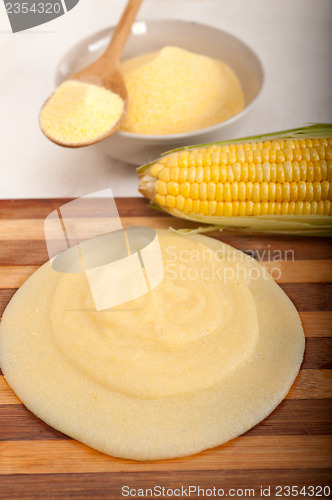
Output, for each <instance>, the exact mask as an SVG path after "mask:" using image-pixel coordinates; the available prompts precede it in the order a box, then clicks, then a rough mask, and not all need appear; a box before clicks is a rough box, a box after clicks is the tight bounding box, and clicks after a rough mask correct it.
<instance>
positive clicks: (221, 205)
mask: <svg viewBox="0 0 332 500" xmlns="http://www.w3.org/2000/svg"><path fill="white" fill-rule="evenodd" d="M216 214H217V215H224V203H223V202H222V201H218V202H217V210H216Z"/></svg>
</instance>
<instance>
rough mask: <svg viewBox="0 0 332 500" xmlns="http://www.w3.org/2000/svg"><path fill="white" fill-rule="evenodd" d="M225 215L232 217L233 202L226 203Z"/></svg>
mask: <svg viewBox="0 0 332 500" xmlns="http://www.w3.org/2000/svg"><path fill="white" fill-rule="evenodd" d="M224 215H225V217H232V215H233V204H232V203H231V202H226V203H224Z"/></svg>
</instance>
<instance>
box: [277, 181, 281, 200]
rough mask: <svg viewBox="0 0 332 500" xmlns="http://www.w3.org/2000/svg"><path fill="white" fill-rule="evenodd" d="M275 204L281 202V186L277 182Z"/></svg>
mask: <svg viewBox="0 0 332 500" xmlns="http://www.w3.org/2000/svg"><path fill="white" fill-rule="evenodd" d="M276 202H277V203H281V202H282V185H281V184H280V183H279V182H277V184H276Z"/></svg>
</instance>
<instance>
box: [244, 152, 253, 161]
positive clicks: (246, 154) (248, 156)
mask: <svg viewBox="0 0 332 500" xmlns="http://www.w3.org/2000/svg"><path fill="white" fill-rule="evenodd" d="M245 156H246V163H252V162H253V161H254V153H253V151H251V149H248V150H246V151H245Z"/></svg>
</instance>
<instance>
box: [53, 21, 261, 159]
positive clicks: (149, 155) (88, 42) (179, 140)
mask: <svg viewBox="0 0 332 500" xmlns="http://www.w3.org/2000/svg"><path fill="white" fill-rule="evenodd" d="M113 30H114V27H112V28H107V29H105V30H102V31H98V32H97V33H95V34H93V35H90V36H88V37H87V38H84V39H83V40H82V41H80V42H78V43H77V44H75V45H74V46H73V47H72V48H71V49H70V50H69V51H68V52H67V53H66V54H65V55H64V56H63V58H62V59H61V61H60V63H59V65H58V67H57V70H56V84H57V85H59V84H60V83H61V82H63V81H64V80H65V79H67V78H68V77H70V75H72V74H73V73H75V72H77V71H79V70H80V69H82V68H84V67H85V66H87V65H88V64H90V63H92V62H93V61H95V60H96V59H97V58H98V57H99V56H100V55H101V54H102V53H103V51H104V50H105V48H106V46H107V44H108V42H109V39H110V36H111V34H112V33H113ZM166 45H173V46H178V47H182V48H184V49H187V50H190V51H192V52H196V53H197V54H203V55H207V56H210V57H214V58H216V59H220V60H221V61H223V62H225V63H226V64H228V65H229V66H230V67H231V68H232V69H233V70H234V72H235V73H236V74H237V76H238V78H239V79H240V82H241V85H242V89H243V92H244V98H245V108H244V109H243V110H242V111H241V112H240V113H238V114H237V115H235V116H233V117H232V118H231V119H229V120H226V121H224V122H221V123H219V124H217V125H214V126H212V127H208V128H205V129H201V130H195V131H193V132H188V133H182V134H173V135H144V134H132V133H130V132H116V133H115V134H113V135H112V136H111V137H109V138H108V139H105V140H104V141H102V142H100V143H98V144H95V145H93V146H91V147H94V148H96V147H98V148H102V150H103V151H104V152H106V153H107V154H108V155H109V156H111V157H113V158H116V159H118V160H121V161H124V162H127V163H133V164H135V165H139V164H143V163H147V162H149V161H150V160H153V159H154V158H156V157H157V156H159V155H160V153H162V152H164V151H167V150H169V149H173V148H177V147H181V146H188V145H193V144H203V143H208V142H215V141H221V140H223V139H224V138H230V137H232V136H233V137H236V128H237V124H238V122H239V121H240V120H243V119H244V117H245V116H246V115H247V113H248V111H249V110H251V108H252V106H253V104H254V102H255V101H256V99H257V97H258V95H259V93H260V91H261V88H262V85H263V80H264V72H263V67H262V64H261V62H260V60H259V59H258V57H257V55H256V54H255V53H254V52H253V51H252V50H251V49H250V47H248V45H246V44H245V43H244V42H242V41H241V40H239V39H238V38H236V37H234V36H233V35H230V34H229V33H226V32H225V31H222V30H220V29H217V28H213V27H212V26H207V25H204V24H200V23H196V22H191V21H171V20H163V21H136V22H135V23H134V24H133V26H132V30H131V34H130V36H129V38H128V40H127V43H126V47H125V49H124V51H123V59H127V58H131V57H135V56H137V55H140V54H146V53H148V52H154V51H157V50H160V49H162V48H163V47H165V46H166Z"/></svg>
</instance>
